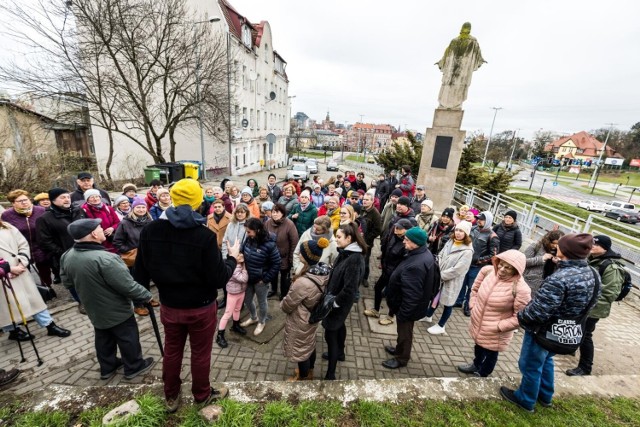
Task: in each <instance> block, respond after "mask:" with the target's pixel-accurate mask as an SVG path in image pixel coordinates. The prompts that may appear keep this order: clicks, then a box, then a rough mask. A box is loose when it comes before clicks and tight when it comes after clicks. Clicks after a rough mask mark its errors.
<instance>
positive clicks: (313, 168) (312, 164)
mask: <svg viewBox="0 0 640 427" xmlns="http://www.w3.org/2000/svg"><path fill="white" fill-rule="evenodd" d="M304 164H305V165H306V166H307V169H308V170H309V173H318V162H317V161H315V160H311V159H309V160H307V161H306V162H304Z"/></svg>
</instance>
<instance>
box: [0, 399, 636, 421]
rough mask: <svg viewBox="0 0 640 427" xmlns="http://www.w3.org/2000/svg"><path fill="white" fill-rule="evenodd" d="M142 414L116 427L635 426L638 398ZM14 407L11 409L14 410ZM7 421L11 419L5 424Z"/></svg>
mask: <svg viewBox="0 0 640 427" xmlns="http://www.w3.org/2000/svg"><path fill="white" fill-rule="evenodd" d="M137 401H138V403H139V404H140V407H141V412H140V413H139V414H138V415H135V416H133V417H131V418H129V420H128V421H127V422H126V423H120V424H117V425H118V426H140V427H146V426H149V427H155V426H181V427H204V426H208V425H213V426H224V427H245V426H246V427H250V426H251V427H253V426H255V427H279V426H286V427H339V426H340V427H342V426H345V427H356V426H363V427H387V426H389V427H395V426H397V427H437V426H443V427H444V426H446V427H449V426H456V427H457V426H488V427H491V426H495V427H503V426H530V425H535V426H536V427H556V426H567V427H586V426H594V427H600V426H602V427H605V426H606V427H609V426H639V425H640V420H639V418H638V414H639V413H640V399H628V398H613V399H605V398H593V397H577V398H570V399H555V400H554V406H553V408H542V407H538V408H536V413H534V414H529V413H527V412H524V411H522V410H520V409H519V408H517V407H516V406H514V405H512V404H510V403H508V402H505V401H503V400H479V401H464V402H460V401H451V400H449V401H433V400H415V399H413V400H409V401H402V402H399V403H392V402H384V403H379V402H368V401H356V402H353V403H351V404H349V405H347V406H346V407H343V406H342V404H341V403H340V402H336V401H303V402H290V401H289V402H287V401H274V402H268V403H264V404H257V403H240V402H236V401H232V400H222V401H221V402H219V404H220V406H222V407H223V409H224V413H223V415H222V417H221V418H220V419H219V420H218V421H217V422H215V423H214V424H207V423H205V422H204V421H203V420H202V418H200V416H199V414H198V410H199V409H200V406H199V405H188V406H186V405H185V406H183V407H182V408H181V409H180V410H179V411H178V412H177V413H176V414H171V415H169V414H166V413H165V411H164V402H163V400H162V399H161V398H160V397H158V396H155V395H151V394H145V395H142V396H140V397H139V398H138V399H137ZM14 409H15V408H14ZM11 411H12V410H9V412H6V411H5V408H3V409H2V410H1V411H0V416H2V417H3V418H2V419H3V420H4V423H2V425H11V426H20V427H35V426H38V427H57V426H61V427H62V426H68V425H83V426H99V425H101V419H102V416H104V414H105V413H106V411H107V409H106V408H96V409H92V410H89V411H85V412H83V413H81V414H79V415H78V414H70V413H65V412H61V411H42V412H34V413H24V414H15V413H11ZM7 420H11V421H10V422H9V423H8V424H5V423H6V422H7Z"/></svg>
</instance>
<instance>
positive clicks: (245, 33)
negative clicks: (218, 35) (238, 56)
mask: <svg viewBox="0 0 640 427" xmlns="http://www.w3.org/2000/svg"><path fill="white" fill-rule="evenodd" d="M242 43H243V44H244V45H245V46H246V47H248V48H249V49H251V30H250V29H249V26H248V25H243V26H242Z"/></svg>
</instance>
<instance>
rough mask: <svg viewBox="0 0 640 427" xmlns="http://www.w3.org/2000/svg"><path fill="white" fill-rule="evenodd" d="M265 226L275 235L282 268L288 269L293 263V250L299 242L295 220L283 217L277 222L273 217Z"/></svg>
mask: <svg viewBox="0 0 640 427" xmlns="http://www.w3.org/2000/svg"><path fill="white" fill-rule="evenodd" d="M264 228H266V229H267V231H268V232H269V233H271V234H273V235H274V236H275V240H276V246H277V247H278V253H279V254H280V270H288V269H290V268H291V266H292V265H293V251H294V250H295V249H296V245H297V244H298V240H299V237H298V231H297V230H296V226H295V225H294V224H293V222H292V221H291V220H290V219H288V218H282V220H281V221H280V222H276V221H274V220H273V218H270V219H269V220H267V222H265V223H264Z"/></svg>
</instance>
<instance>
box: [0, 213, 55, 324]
mask: <svg viewBox="0 0 640 427" xmlns="http://www.w3.org/2000/svg"><path fill="white" fill-rule="evenodd" d="M4 227H5V228H0V258H3V259H4V260H5V261H7V262H8V263H9V265H11V266H15V265H18V264H22V265H24V266H25V267H26V266H28V265H29V258H28V254H29V253H31V252H30V251H29V243H27V240H26V239H25V238H24V236H23V235H22V233H20V232H19V231H18V229H17V228H15V227H14V226H13V225H10V224H8V223H6V222H5V223H4ZM10 281H11V285H12V287H13V290H14V291H15V294H16V298H17V300H18V302H19V303H20V307H21V308H22V312H23V313H24V315H25V317H26V318H27V319H28V318H29V317H31V316H33V315H34V314H36V313H39V312H41V311H42V310H45V309H46V308H47V305H46V304H45V303H44V301H43V300H42V297H41V296H40V293H39V292H38V288H37V287H36V284H35V282H34V281H33V277H32V276H31V273H29V271H25V272H24V273H22V274H21V275H19V276H18V277H13V278H12V279H10ZM3 287H4V286H3ZM6 291H7V294H8V297H9V302H10V304H11V310H12V312H13V318H14V320H15V322H16V323H22V319H21V316H20V312H19V311H18V306H17V305H16V302H15V299H14V298H13V295H12V294H11V291H10V290H9V289H6ZM0 292H2V295H0V327H4V326H8V325H11V317H10V316H9V310H8V308H7V300H6V299H5V296H4V290H3V291H0Z"/></svg>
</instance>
